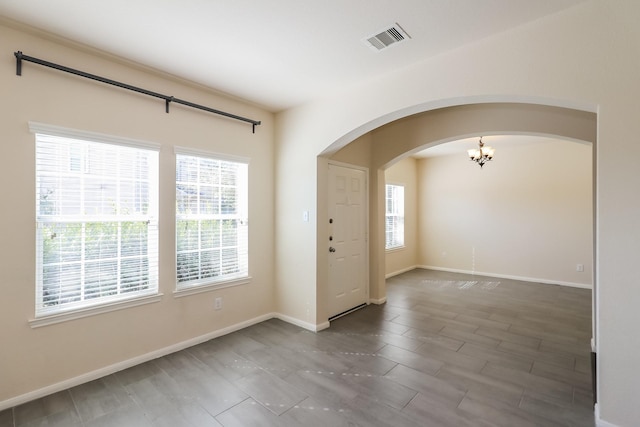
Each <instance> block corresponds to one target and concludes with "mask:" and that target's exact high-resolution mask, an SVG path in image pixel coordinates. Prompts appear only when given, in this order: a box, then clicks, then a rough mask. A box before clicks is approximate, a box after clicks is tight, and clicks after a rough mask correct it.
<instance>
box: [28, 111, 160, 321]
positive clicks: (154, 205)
mask: <svg viewBox="0 0 640 427" xmlns="http://www.w3.org/2000/svg"><path fill="white" fill-rule="evenodd" d="M28 124H29V131H30V132H31V133H33V134H34V147H35V146H36V145H37V144H38V143H39V140H38V138H39V135H43V136H44V137H45V138H46V137H54V138H67V139H73V140H77V141H86V142H87V143H99V144H107V145H111V146H120V147H127V148H134V149H140V150H146V151H150V152H152V162H151V163H152V164H150V165H149V166H150V169H149V172H148V175H147V176H148V178H149V179H150V181H149V186H148V189H147V190H148V194H147V196H148V198H147V199H146V201H148V203H149V206H150V207H149V210H148V211H147V212H148V213H147V214H146V215H143V218H144V219H145V220H147V221H149V224H150V228H147V230H151V231H152V232H153V234H152V235H151V236H149V238H150V239H155V241H154V243H155V247H152V249H155V250H154V251H153V252H151V253H150V254H149V255H148V258H147V263H148V266H149V267H148V271H149V272H150V283H151V284H150V287H149V289H146V290H139V291H135V292H131V293H119V294H118V295H116V296H101V297H97V298H95V299H84V300H81V302H80V303H73V304H69V305H62V306H61V307H59V308H57V309H56V308H45V307H44V305H43V304H44V302H43V301H41V298H42V295H43V292H44V283H43V272H42V269H43V268H44V266H45V264H44V259H43V239H42V236H41V235H40V233H41V231H40V229H38V227H40V224H41V223H42V224H46V223H64V221H65V220H68V218H64V215H59V216H58V218H59V221H47V220H46V219H45V220H44V221H42V222H41V220H40V219H39V217H38V209H39V207H40V205H39V204H38V202H37V201H36V203H35V214H36V227H37V228H36V230H35V236H34V237H35V239H36V242H35V243H36V259H35V267H36V275H35V307H34V318H33V319H30V320H29V324H30V326H31V327H32V328H35V327H40V326H46V325H49V324H55V323H59V322H63V321H67V320H72V319H78V318H82V317H87V316H92V315H95V314H99V313H105V312H110V311H114V310H120V309H123V308H128V307H133V306H138V305H142V304H148V303H154V302H158V301H160V300H161V297H162V294H161V293H160V291H159V272H158V270H159V248H158V244H157V242H158V240H159V221H158V216H159V215H158V213H159V203H158V193H159V190H158V187H159V178H160V177H159V152H160V144H157V143H153V142H148V141H141V140H135V139H130V138H122V137H117V136H112V135H106V134H102V133H96V132H89V131H82V130H76V129H70V128H64V127H59V126H53V125H47V124H43V123H37V122H29V123H28ZM34 160H35V162H37V161H38V160H37V151H36V149H35V148H34ZM74 165H75V166H77V165H78V164H77V163H75V162H73V159H71V158H70V168H71V169H73V166H74ZM71 171H72V172H73V170H71ZM35 176H36V185H37V183H38V182H39V178H38V177H39V172H38V171H37V170H36V171H35ZM43 176H46V175H43ZM85 190H86V189H85ZM35 192H36V197H38V194H39V189H38V188H37V187H36V188H35ZM77 218H78V221H77V222H79V223H83V224H88V223H93V222H99V223H105V222H114V221H115V222H117V223H122V222H130V221H127V220H126V216H125V215H114V216H113V217H110V218H109V219H108V220H107V219H105V218H106V215H105V216H102V217H101V216H100V215H96V216H95V217H91V216H90V215H84V214H82V213H81V214H79V215H77ZM53 219H55V218H53ZM81 241H82V242H84V238H83V239H82V240H81ZM83 244H84V243H83ZM120 257H121V255H118V256H117V258H116V259H117V262H118V263H119V262H121V258H120ZM84 263H85V260H82V261H81V265H84ZM85 286H86V283H85V282H83V281H82V282H81V287H82V289H84V287H85Z"/></svg>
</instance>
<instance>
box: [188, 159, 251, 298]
mask: <svg viewBox="0 0 640 427" xmlns="http://www.w3.org/2000/svg"><path fill="white" fill-rule="evenodd" d="M247 169H248V168H247V164H246V163H245V162H237V161H230V160H224V159H218V158H213V157H207V156H202V155H191V154H186V153H177V154H176V246H177V248H176V255H177V260H176V264H177V288H178V289H184V288H189V287H194V286H199V285H210V284H215V283H219V282H225V281H230V280H235V279H241V278H246V277H248V275H249V267H248V223H247V191H248V187H247V186H248V183H247V178H248V177H247V173H248V171H247Z"/></svg>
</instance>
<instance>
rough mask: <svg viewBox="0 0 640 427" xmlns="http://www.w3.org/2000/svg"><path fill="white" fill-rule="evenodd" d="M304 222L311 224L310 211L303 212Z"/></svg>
mask: <svg viewBox="0 0 640 427" xmlns="http://www.w3.org/2000/svg"><path fill="white" fill-rule="evenodd" d="M302 220H303V221H304V222H309V211H302Z"/></svg>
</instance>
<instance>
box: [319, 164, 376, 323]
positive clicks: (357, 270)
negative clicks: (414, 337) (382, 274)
mask: <svg viewBox="0 0 640 427" xmlns="http://www.w3.org/2000/svg"><path fill="white" fill-rule="evenodd" d="M328 221H329V236H327V246H326V247H327V250H328V251H329V304H328V307H329V318H331V317H333V316H336V315H338V314H341V313H344V312H345V311H348V310H350V309H352V308H354V307H357V306H360V305H362V304H365V303H367V299H368V282H369V281H368V263H367V237H366V236H367V174H366V172H365V171H363V170H359V169H351V168H348V167H344V166H337V165H332V164H330V165H329V217H328Z"/></svg>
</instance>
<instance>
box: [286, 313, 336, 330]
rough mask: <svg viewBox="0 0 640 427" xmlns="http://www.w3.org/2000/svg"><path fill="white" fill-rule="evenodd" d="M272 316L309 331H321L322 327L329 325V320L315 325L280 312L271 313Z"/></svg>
mask: <svg viewBox="0 0 640 427" xmlns="http://www.w3.org/2000/svg"><path fill="white" fill-rule="evenodd" d="M273 317H275V318H276V319H280V320H282V321H283V322H287V323H291V324H292V325H296V326H300V327H301V328H303V329H306V330H308V331H311V332H318V331H321V330H323V329H327V328H328V327H329V322H323V323H320V324H317V325H315V324H313V323H309V322H305V321H303V320H300V319H296V318H295V317H291V316H287V315H286V314H281V313H273Z"/></svg>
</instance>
